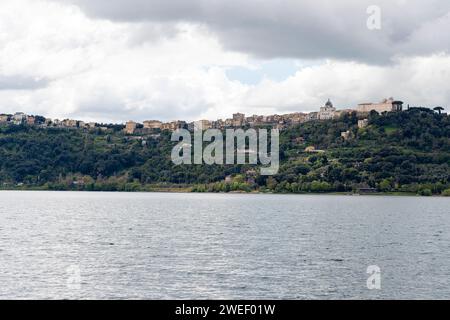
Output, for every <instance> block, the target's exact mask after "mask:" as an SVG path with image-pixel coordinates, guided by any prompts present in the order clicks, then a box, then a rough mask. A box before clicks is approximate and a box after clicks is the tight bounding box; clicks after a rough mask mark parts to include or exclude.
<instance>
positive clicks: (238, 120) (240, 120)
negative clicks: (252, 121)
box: [233, 113, 245, 127]
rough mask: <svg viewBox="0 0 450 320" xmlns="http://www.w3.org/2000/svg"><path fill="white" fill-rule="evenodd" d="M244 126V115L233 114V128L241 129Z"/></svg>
mask: <svg viewBox="0 0 450 320" xmlns="http://www.w3.org/2000/svg"><path fill="white" fill-rule="evenodd" d="M244 124H245V114H243V113H235V114H233V126H234V127H242V126H243V125H244Z"/></svg>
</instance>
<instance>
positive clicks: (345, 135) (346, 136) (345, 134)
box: [341, 130, 351, 140]
mask: <svg viewBox="0 0 450 320" xmlns="http://www.w3.org/2000/svg"><path fill="white" fill-rule="evenodd" d="M341 137H342V138H343V139H344V140H348V139H350V137H351V131H350V130H347V131H344V132H341Z"/></svg>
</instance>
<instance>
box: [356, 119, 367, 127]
mask: <svg viewBox="0 0 450 320" xmlns="http://www.w3.org/2000/svg"><path fill="white" fill-rule="evenodd" d="M368 125H369V119H363V120H358V128H360V129H362V128H365V127H367V126H368Z"/></svg>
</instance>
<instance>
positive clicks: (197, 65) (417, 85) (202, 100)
mask: <svg viewBox="0 0 450 320" xmlns="http://www.w3.org/2000/svg"><path fill="white" fill-rule="evenodd" d="M97 2H98V1H97ZM98 3H100V2H98ZM269 7H270V6H269ZM429 11H433V10H429ZM245 12H246V11H245V10H244V11H243V13H245ZM433 12H434V11H433ZM442 19H444V20H442ZM442 19H441V20H436V21H434V22H430V23H428V24H425V25H423V26H421V27H420V28H419V29H417V30H422V31H420V32H416V31H415V32H413V33H411V32H409V31H408V30H407V31H405V32H406V33H408V32H409V33H408V37H410V38H411V39H416V38H417V39H420V40H417V41H419V42H425V41H426V40H427V39H430V38H432V37H431V36H430V34H431V33H432V30H433V29H434V28H435V27H436V26H435V25H437V26H440V27H442V23H443V24H444V25H445V24H446V23H447V22H446V20H445V18H442ZM130 20H132V19H130ZM144 20H145V21H140V22H135V21H134V20H133V21H130V22H117V21H111V20H106V19H97V18H92V17H89V16H86V14H85V13H84V12H83V11H82V10H80V8H78V7H77V6H74V5H68V4H67V3H61V2H54V1H45V0H3V1H2V2H1V3H0V48H1V49H0V112H14V111H19V110H20V111H25V112H27V113H31V114H42V115H44V116H50V117H58V118H63V117H74V118H77V119H82V120H96V121H126V120H128V119H136V120H144V119H150V118H158V119H162V120H171V119H187V120H193V119H199V118H209V119H215V118H219V117H222V118H224V117H229V116H230V115H231V113H233V112H236V111H243V112H245V113H248V114H253V113H258V114H267V113H276V112H278V113H280V112H288V111H302V110H303V111H310V110H316V109H317V108H318V107H319V106H320V105H322V104H323V102H324V101H325V100H326V99H327V98H332V99H333V100H334V101H335V104H336V105H337V106H340V107H347V106H352V105H354V104H355V103H358V102H361V101H362V100H379V99H381V98H383V97H387V96H391V95H393V96H395V97H397V98H399V99H405V100H406V101H410V102H411V103H414V104H430V105H433V104H444V105H445V104H447V105H448V104H449V103H450V96H449V94H448V93H447V89H446V83H448V82H449V80H450V73H449V72H450V71H449V70H450V57H449V56H448V55H447V54H446V53H445V50H443V53H441V54H430V53H428V52H426V50H425V51H424V52H420V53H421V54H424V56H423V57H414V56H411V57H408V56H404V57H403V58H397V60H395V61H394V62H393V63H392V64H390V65H369V64H366V63H364V62H362V61H360V62H344V61H339V60H336V59H330V60H328V62H327V63H321V64H317V63H316V64H310V63H306V66H305V65H304V64H303V62H304V60H298V61H296V63H297V65H298V66H299V67H298V68H299V69H298V70H297V72H296V73H295V75H294V76H291V77H289V78H288V79H286V80H284V81H274V80H271V79H270V78H266V79H264V80H263V81H262V82H260V83H258V84H256V85H246V84H243V83H241V82H239V81H236V80H234V81H233V80H230V79H229V78H227V70H228V69H229V68H232V67H244V68H248V69H250V70H255V69H258V66H261V65H262V64H264V63H266V61H264V60H258V59H255V58H253V56H252V55H251V53H252V52H251V51H252V50H253V49H252V50H250V51H249V52H248V53H245V50H241V51H243V53H236V52H233V51H229V50H228V49H227V48H228V47H229V43H228V44H227V43H225V42H224V39H226V37H225V38H224V37H223V36H222V35H220V32H219V33H218V31H217V29H214V28H211V27H210V26H208V25H205V24H198V23H191V22H186V21H184V22H183V21H182V19H177V21H174V22H170V23H167V21H164V22H163V23H161V22H158V21H151V19H144ZM275 25H276V24H275ZM230 41H231V40H230ZM414 41H415V40H414ZM430 41H431V40H430ZM440 41H441V42H442V41H444V39H443V38H442V39H441V40H440ZM405 48H407V47H405ZM262 50H263V51H264V48H263V49H262ZM405 50H406V49H405ZM262 55H264V54H262ZM294 71H295V70H294Z"/></svg>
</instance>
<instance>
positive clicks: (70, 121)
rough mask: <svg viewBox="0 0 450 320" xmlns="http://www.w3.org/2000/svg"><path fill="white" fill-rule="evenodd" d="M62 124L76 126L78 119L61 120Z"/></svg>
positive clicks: (67, 126)
mask: <svg viewBox="0 0 450 320" xmlns="http://www.w3.org/2000/svg"><path fill="white" fill-rule="evenodd" d="M62 124H63V126H64V127H66V128H76V127H77V124H78V121H77V120H72V119H65V120H64V121H63V122H62Z"/></svg>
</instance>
